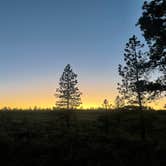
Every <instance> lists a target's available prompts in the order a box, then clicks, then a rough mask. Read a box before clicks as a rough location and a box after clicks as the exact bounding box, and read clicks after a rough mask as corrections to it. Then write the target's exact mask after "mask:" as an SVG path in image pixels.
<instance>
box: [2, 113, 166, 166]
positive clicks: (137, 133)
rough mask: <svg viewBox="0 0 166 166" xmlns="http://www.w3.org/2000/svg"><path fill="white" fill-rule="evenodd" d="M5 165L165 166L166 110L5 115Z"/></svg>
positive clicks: (3, 140) (3, 139)
mask: <svg viewBox="0 0 166 166" xmlns="http://www.w3.org/2000/svg"><path fill="white" fill-rule="evenodd" d="M0 154H1V157H0V158H1V163H4V164H5V165H12V166H29V165H35V166H36V165H40V166H48V165H72V166H75V165H79V166H83V165H87V166H91V165H97V166H106V165H116V166H128V165H135V166H137V165H142V164H145V165H152V166H153V165H165V164H166V158H165V154H166V112H164V111H158V112H157V111H145V112H143V113H142V112H139V111H128V112H118V111H113V112H110V111H103V110H101V111H100V110H98V111H94V110H93V111H90V110H88V111H37V110H36V111H1V112H0Z"/></svg>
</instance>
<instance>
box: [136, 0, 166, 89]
mask: <svg viewBox="0 0 166 166" xmlns="http://www.w3.org/2000/svg"><path fill="white" fill-rule="evenodd" d="M137 25H139V26H140V29H141V31H142V32H143V35H144V37H145V40H146V41H147V43H148V45H149V47H150V61H149V68H151V69H155V70H158V71H157V72H160V73H161V75H160V76H159V77H158V78H157V80H156V81H154V82H151V83H150V85H149V86H148V88H149V90H151V91H157V90H159V91H161V92H164V91H166V1H165V0H152V1H150V2H147V1H145V2H144V5H143V14H142V16H141V17H140V18H139V20H138V23H137Z"/></svg>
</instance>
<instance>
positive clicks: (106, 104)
mask: <svg viewBox="0 0 166 166" xmlns="http://www.w3.org/2000/svg"><path fill="white" fill-rule="evenodd" d="M102 106H103V108H104V109H106V110H107V109H108V108H109V107H110V105H109V101H108V100H107V99H104V101H103V104H102Z"/></svg>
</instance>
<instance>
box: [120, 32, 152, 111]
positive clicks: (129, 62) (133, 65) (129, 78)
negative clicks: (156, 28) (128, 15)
mask: <svg viewBox="0 0 166 166" xmlns="http://www.w3.org/2000/svg"><path fill="white" fill-rule="evenodd" d="M143 47H144V45H143V44H141V42H140V41H139V40H138V39H137V37H136V36H135V35H134V36H133V37H131V38H130V39H129V42H128V43H127V44H126V48H125V53H124V62H125V64H124V66H122V65H119V75H120V76H121V77H122V83H119V84H118V90H119V93H120V94H121V96H122V98H123V99H124V101H126V102H127V103H128V104H137V105H138V106H139V107H140V109H142V106H143V103H144V102H145V101H146V100H147V99H149V98H148V96H147V93H146V92H145V91H144V86H145V84H146V82H147V81H148V80H147V79H148V78H147V77H146V74H145V70H146V68H145V64H146V56H145V53H142V51H141V49H142V48H143Z"/></svg>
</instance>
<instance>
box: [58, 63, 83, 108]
mask: <svg viewBox="0 0 166 166" xmlns="http://www.w3.org/2000/svg"><path fill="white" fill-rule="evenodd" d="M77 84H78V81H77V74H75V73H74V72H73V70H72V68H71V66H70V64H68V65H67V66H66V67H65V69H64V72H63V74H62V76H61V78H60V82H59V88H57V90H56V94H55V96H56V97H58V98H59V100H58V101H57V102H56V106H57V107H59V108H66V109H73V108H77V107H78V106H80V104H82V103H81V95H82V93H81V92H80V91H79V89H78V87H77Z"/></svg>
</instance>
